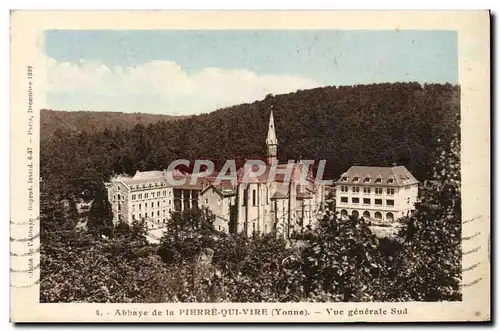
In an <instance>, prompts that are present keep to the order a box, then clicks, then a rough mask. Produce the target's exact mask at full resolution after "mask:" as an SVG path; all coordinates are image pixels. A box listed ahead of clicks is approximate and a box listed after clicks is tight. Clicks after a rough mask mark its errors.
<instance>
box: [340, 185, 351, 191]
mask: <svg viewBox="0 0 500 332" xmlns="http://www.w3.org/2000/svg"><path fill="white" fill-rule="evenodd" d="M348 190H349V189H348V187H347V186H340V191H341V192H343V193H346V192H347V191H348Z"/></svg>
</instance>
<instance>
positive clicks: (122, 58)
mask: <svg viewBox="0 0 500 332" xmlns="http://www.w3.org/2000/svg"><path fill="white" fill-rule="evenodd" d="M457 38H458V36H457V33H456V32H455V31H408V30H407V31H405V30H399V31H392V30H391V31H368V30H356V31H354V30H351V31H348V30H308V31H305V30H302V31H299V30H296V31H294V30H192V31H173V30H171V31H151V30H149V31H132V30H130V31H123V30H121V31H103V30H92V31H91V30H78V31H77V30H52V31H47V32H46V33H45V49H44V52H45V55H46V57H47V60H48V66H47V70H48V72H47V74H48V79H49V82H48V84H47V85H46V90H47V91H46V93H47V98H46V100H47V105H46V107H48V108H52V109H58V110H94V111H122V112H141V113H154V114H199V113H205V112H211V111H214V110H216V109H217V108H221V107H226V106H231V105H235V104H240V103H248V102H254V101H256V100H260V99H263V98H264V97H265V95H266V94H268V93H272V94H282V93H289V92H294V91H297V90H298V89H302V90H304V89H310V88H315V87H320V86H327V85H353V84H369V83H380V82H410V81H416V82H419V83H446V82H449V83H452V84H456V83H458V82H457V80H458V45H457V42H458V39H457Z"/></svg>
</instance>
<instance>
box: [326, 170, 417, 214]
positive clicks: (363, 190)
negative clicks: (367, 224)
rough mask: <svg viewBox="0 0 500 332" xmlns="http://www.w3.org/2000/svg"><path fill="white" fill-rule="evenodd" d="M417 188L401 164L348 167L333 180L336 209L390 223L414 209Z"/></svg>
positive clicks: (412, 178) (411, 176) (415, 182)
mask: <svg viewBox="0 0 500 332" xmlns="http://www.w3.org/2000/svg"><path fill="white" fill-rule="evenodd" d="M418 187H419V182H418V181H417V179H415V177H414V176H413V175H412V174H411V173H410V172H409V171H408V170H407V169H406V167H404V166H393V167H372V166H352V167H351V168H349V169H348V170H347V172H345V173H344V174H342V176H341V177H340V179H339V180H338V181H336V182H335V195H336V197H335V203H336V211H337V212H340V214H341V215H342V216H347V215H353V216H356V217H364V218H365V219H372V220H379V221H388V222H392V221H395V220H397V219H399V218H401V217H404V216H408V215H410V214H411V213H412V212H413V211H414V209H415V203H416V202H417V198H418Z"/></svg>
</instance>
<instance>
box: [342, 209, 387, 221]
mask: <svg viewBox="0 0 500 332" xmlns="http://www.w3.org/2000/svg"><path fill="white" fill-rule="evenodd" d="M340 214H341V215H343V216H347V215H348V212H347V210H342V211H340ZM351 215H352V216H354V217H359V211H357V210H353V211H352V212H351ZM373 216H374V218H375V219H379V220H381V219H382V213H381V212H379V211H376V212H375V213H374V214H373ZM363 218H371V213H370V211H364V212H363ZM385 218H386V220H394V214H392V212H387V214H386V215H385Z"/></svg>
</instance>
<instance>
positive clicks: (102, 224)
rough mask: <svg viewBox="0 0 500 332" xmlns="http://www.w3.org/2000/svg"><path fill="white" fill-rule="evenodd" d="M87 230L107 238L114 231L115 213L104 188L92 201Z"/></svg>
mask: <svg viewBox="0 0 500 332" xmlns="http://www.w3.org/2000/svg"><path fill="white" fill-rule="evenodd" d="M87 229H88V230H89V231H90V232H93V233H95V234H98V235H106V236H110V235H111V233H112V231H113V212H112V210H111V204H110V203H109V201H108V198H107V196H106V194H105V189H104V188H102V189H101V190H99V191H98V192H97V194H96V195H95V198H94V200H93V201H92V205H91V206H90V211H89V218H88V222H87Z"/></svg>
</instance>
